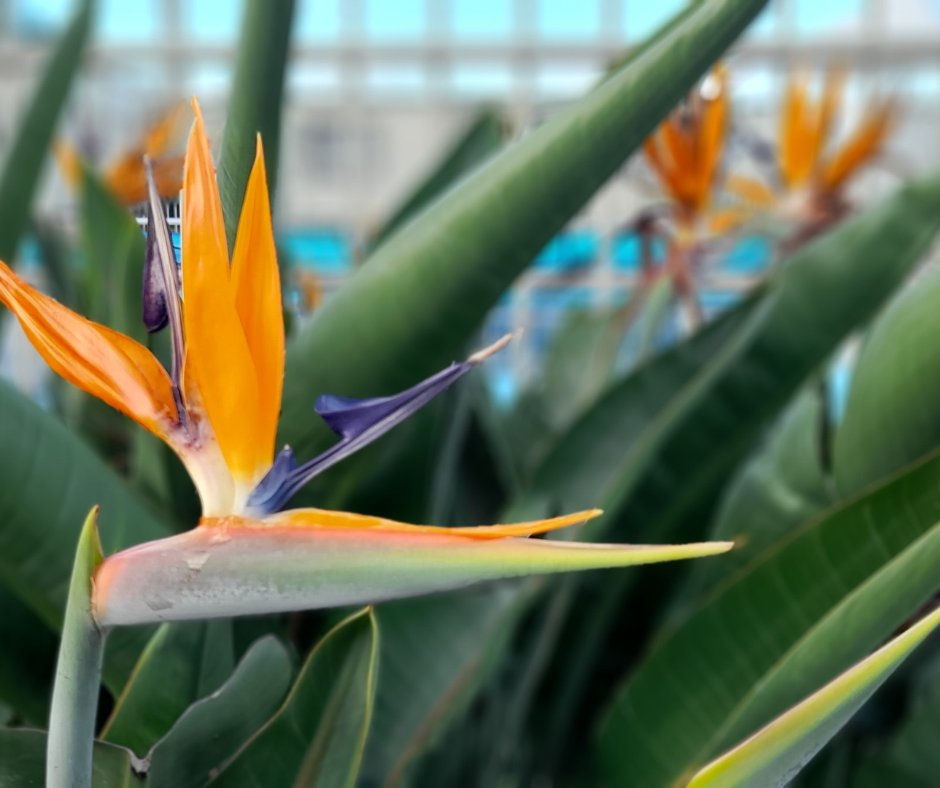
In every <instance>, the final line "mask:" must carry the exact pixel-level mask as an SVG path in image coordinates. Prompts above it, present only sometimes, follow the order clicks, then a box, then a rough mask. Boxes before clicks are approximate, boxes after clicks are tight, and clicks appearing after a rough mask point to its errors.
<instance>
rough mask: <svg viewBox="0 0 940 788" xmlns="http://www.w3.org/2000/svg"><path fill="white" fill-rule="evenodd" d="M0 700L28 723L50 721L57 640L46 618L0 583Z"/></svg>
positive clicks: (34, 723) (39, 723)
mask: <svg viewBox="0 0 940 788" xmlns="http://www.w3.org/2000/svg"><path fill="white" fill-rule="evenodd" d="M0 610H2V611H3V615H2V616H0V643H6V644H7V646H6V647H5V648H0V701H3V703H5V704H6V705H7V706H9V707H10V708H11V710H12V711H13V712H14V713H15V714H16V716H18V717H19V718H20V720H21V721H22V722H25V723H26V724H29V725H45V724H46V723H47V721H48V720H49V687H50V686H51V685H52V676H53V673H54V672H55V655H56V650H57V647H58V639H57V638H56V636H55V634H54V633H53V632H52V630H51V629H50V628H49V626H48V625H47V624H46V622H45V621H43V620H42V619H40V618H39V617H38V616H37V615H36V614H35V613H34V612H33V611H32V610H30V609H29V608H28V607H26V605H24V604H23V601H22V600H21V599H19V598H18V597H16V596H14V595H13V594H12V593H11V592H10V591H9V589H7V588H6V587H4V586H0Z"/></svg>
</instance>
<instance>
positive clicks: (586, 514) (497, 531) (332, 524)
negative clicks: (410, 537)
mask: <svg viewBox="0 0 940 788" xmlns="http://www.w3.org/2000/svg"><path fill="white" fill-rule="evenodd" d="M601 514H602V512H601V510H600V509H588V510H586V511H583V512H575V513H574V514H568V515H565V516H564V517H553V518H551V519H548V520H534V521H532V522H527V523H513V524H512V525H478V526H475V527H471V528H444V527H442V526H437V525H409V524H408V523H399V522H396V521H395V520H386V519H384V518H382V517H371V516H369V515H363V514H351V513H350V512H334V511H330V510H328V509H290V510H288V511H286V512H280V513H278V514H272V515H269V516H268V517H265V518H264V520H263V521H261V522H262V523H263V524H265V525H270V526H293V527H298V528H326V529H344V530H370V531H382V532H384V533H396V534H438V535H447V536H461V537H466V538H468V539H506V538H508V537H520V536H534V535H535V534H544V533H548V532H549V531H556V530H558V529H559V528H567V527H568V526H569V525H577V524H579V523H584V522H587V521H588V520H592V519H594V518H595V517H599V516H600V515H601ZM239 522H243V523H244V524H246V525H248V524H251V525H257V524H259V521H257V520H248V519H244V520H240V518H231V517H219V518H203V520H202V521H201V523H200V525H206V526H212V525H227V526H232V525H238V524H239Z"/></svg>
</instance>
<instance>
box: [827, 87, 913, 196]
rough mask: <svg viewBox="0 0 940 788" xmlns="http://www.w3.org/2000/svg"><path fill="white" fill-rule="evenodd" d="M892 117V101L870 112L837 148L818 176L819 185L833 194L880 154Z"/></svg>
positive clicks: (893, 111)
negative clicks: (853, 132) (819, 176)
mask: <svg viewBox="0 0 940 788" xmlns="http://www.w3.org/2000/svg"><path fill="white" fill-rule="evenodd" d="M895 114H896V109H895V105H894V103H893V102H890V101H886V102H883V103H882V104H881V105H880V106H877V107H875V108H874V109H870V110H869V111H868V113H867V115H866V117H865V120H864V121H863V122H862V125H861V126H860V127H859V128H858V130H857V131H856V132H855V134H853V135H852V136H851V137H850V138H849V139H848V141H847V142H846V143H845V144H844V145H843V146H842V148H840V149H839V151H838V152H837V153H836V154H835V156H834V157H833V158H832V160H831V161H830V162H829V163H828V164H827V165H826V168H825V169H824V170H823V173H822V177H821V180H822V184H823V186H824V187H825V188H826V189H828V190H830V191H835V190H836V189H838V188H839V187H841V186H842V185H843V184H844V183H845V182H846V181H847V180H848V179H849V178H850V177H851V176H852V175H853V174H854V173H855V172H856V171H857V170H858V169H859V168H860V167H861V166H862V165H864V164H865V163H866V162H868V161H870V160H871V159H873V158H874V157H875V156H877V155H878V154H879V153H880V152H881V148H882V146H883V145H884V142H885V139H886V138H887V136H888V132H889V131H890V130H891V124H892V123H893V121H894V117H895Z"/></svg>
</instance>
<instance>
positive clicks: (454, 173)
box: [372, 107, 506, 246]
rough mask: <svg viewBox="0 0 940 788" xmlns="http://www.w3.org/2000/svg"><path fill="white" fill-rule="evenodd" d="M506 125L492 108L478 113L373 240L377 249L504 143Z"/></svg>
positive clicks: (375, 234) (376, 233)
mask: <svg viewBox="0 0 940 788" xmlns="http://www.w3.org/2000/svg"><path fill="white" fill-rule="evenodd" d="M504 125H505V121H504V120H503V118H502V117H501V116H500V114H499V112H497V111H496V110H495V109H491V108H489V107H487V108H484V109H481V110H479V111H478V112H477V113H476V115H475V116H474V117H473V118H472V119H471V120H470V122H469V123H468V124H467V126H466V128H464V129H463V130H462V131H461V133H460V134H459V135H458V136H457V139H456V140H454V142H452V143H451V144H450V146H449V147H448V148H447V150H446V151H445V153H444V155H443V156H442V157H441V158H440V160H439V161H438V162H436V163H435V165H434V166H433V167H432V168H431V169H430V170H429V172H428V173H427V175H425V176H424V177H423V178H422V179H421V180H420V181H419V182H418V183H417V184H416V185H415V186H414V187H413V188H412V190H411V191H410V192H409V193H408V194H407V195H406V196H405V197H404V198H403V199H402V200H401V202H400V203H399V205H398V207H397V208H396V209H395V211H394V212H393V213H392V214H391V215H390V216H389V217H388V218H387V219H386V220H385V223H384V224H382V226H381V227H379V229H378V230H376V232H375V233H374V235H373V237H372V243H373V245H374V246H378V245H379V244H381V243H382V242H383V241H385V239H386V238H388V237H389V236H390V235H391V234H392V233H394V232H395V231H396V230H397V229H398V228H399V227H401V226H402V225H404V224H405V223H406V222H407V221H408V220H409V219H411V218H412V217H414V216H416V215H417V214H418V213H419V212H420V211H422V210H423V209H424V208H426V207H427V206H428V205H430V204H431V202H432V201H433V200H435V199H436V198H437V197H439V196H440V195H441V194H443V193H444V192H445V191H446V190H447V189H449V188H450V187H451V186H453V185H454V184H455V183H456V182H457V181H458V180H460V178H462V177H463V176H464V175H466V174H467V173H468V172H471V171H472V170H473V169H475V168H476V167H478V166H479V165H480V164H481V163H482V162H483V161H485V160H486V159H487V158H489V157H490V156H491V155H492V154H493V153H495V152H496V151H497V150H499V148H500V147H501V146H502V145H503V143H504V142H505V138H506V134H505V129H504Z"/></svg>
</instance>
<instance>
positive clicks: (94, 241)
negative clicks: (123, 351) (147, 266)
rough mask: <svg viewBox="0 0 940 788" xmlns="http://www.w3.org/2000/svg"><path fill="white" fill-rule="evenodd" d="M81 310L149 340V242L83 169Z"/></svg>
mask: <svg viewBox="0 0 940 788" xmlns="http://www.w3.org/2000/svg"><path fill="white" fill-rule="evenodd" d="M81 241H82V250H83V252H84V258H85V260H84V265H83V267H82V285H83V287H82V290H83V293H82V303H81V305H80V308H81V311H82V314H84V315H85V316H86V317H89V318H91V319H92V320H96V321H98V322H99V323H104V324H105V325H107V326H108V327H109V328H113V329H114V330H115V331H120V332H121V333H122V334H127V335H128V336H130V337H133V338H134V339H136V340H137V341H138V342H145V341H146V336H147V332H146V329H145V328H144V321H143V305H142V301H141V298H142V296H141V283H142V281H143V270H144V254H145V248H144V247H145V242H144V234H143V233H142V232H141V230H140V227H138V226H137V222H136V221H134V217H133V216H131V214H130V213H129V212H128V210H127V209H126V208H125V207H124V206H123V205H121V203H120V202H118V200H117V198H116V197H115V196H114V195H113V194H112V193H111V192H110V191H109V190H108V187H107V186H105V184H104V183H103V182H102V181H101V179H100V178H99V177H98V176H97V175H96V174H95V173H93V172H92V171H91V170H90V169H88V168H83V172H82V190H81Z"/></svg>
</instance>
